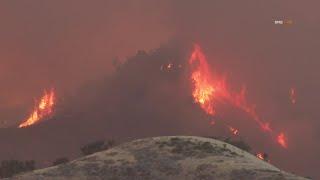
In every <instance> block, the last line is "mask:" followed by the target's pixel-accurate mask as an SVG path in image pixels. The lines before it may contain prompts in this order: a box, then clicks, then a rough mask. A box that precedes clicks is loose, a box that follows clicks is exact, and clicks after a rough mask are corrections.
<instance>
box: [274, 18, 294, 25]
mask: <svg viewBox="0 0 320 180" xmlns="http://www.w3.org/2000/svg"><path fill="white" fill-rule="evenodd" d="M273 23H274V24H275V25H285V26H291V25H293V20H292V19H284V20H282V19H277V20H274V21H273Z"/></svg>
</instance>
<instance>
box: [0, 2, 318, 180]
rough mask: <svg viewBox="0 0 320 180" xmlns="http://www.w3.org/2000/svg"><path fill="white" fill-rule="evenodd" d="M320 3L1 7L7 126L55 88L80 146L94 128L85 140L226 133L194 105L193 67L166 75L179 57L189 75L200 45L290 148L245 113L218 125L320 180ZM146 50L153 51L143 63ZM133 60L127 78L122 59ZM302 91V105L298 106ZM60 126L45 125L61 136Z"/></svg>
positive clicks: (0, 72)
mask: <svg viewBox="0 0 320 180" xmlns="http://www.w3.org/2000/svg"><path fill="white" fill-rule="evenodd" d="M319 5H320V3H319V2H317V1H308V2H303V1H289V0H285V1H281V2H279V1H274V0H272V1H263V2H258V1H252V0H245V1H239V2H234V1H228V0H227V1H211V0H210V1H209V0H208V1H206V0H203V1H197V2H196V1H189V0H184V1H182V0H181V1H149V0H138V1H134V2H133V1H132V2H131V1H130V2H129V1H121V2H118V1H100V0H96V1H90V2H89V1H85V0H71V1H62V0H58V1H41V0H32V1H25V2H24V1H18V0H4V1H1V2H0V15H1V16H0V20H1V22H2V23H1V30H0V38H1V42H0V80H1V82H2V86H1V87H0V93H1V96H0V121H1V123H2V126H3V127H8V126H16V125H17V124H18V123H19V122H21V120H23V119H25V117H26V116H27V115H28V113H29V112H30V110H31V109H32V107H33V103H34V98H36V97H39V96H40V95H41V93H42V91H43V90H44V89H45V88H50V87H54V88H55V89H56V90H57V91H58V94H60V95H61V96H63V97H61V96H60V97H59V98H61V99H64V100H63V103H65V104H64V106H63V108H65V109H63V108H62V110H60V109H59V112H61V114H58V115H57V117H56V118H57V119H54V120H56V121H58V123H57V124H59V125H60V124H64V123H62V121H65V123H66V126H67V127H72V126H77V125H75V124H74V123H75V122H77V121H79V122H81V123H79V124H80V125H79V127H78V129H80V130H78V132H75V133H74V134H75V135H74V136H75V137H74V138H75V139H76V137H77V135H79V134H81V132H85V133H84V134H86V135H88V134H90V133H91V132H95V135H92V137H86V138H87V139H86V140H89V139H90V138H94V137H97V138H98V137H102V136H106V135H107V134H108V135H110V136H112V135H114V136H120V135H119V134H121V133H120V131H123V132H122V134H123V135H122V137H123V138H124V137H135V136H137V137H139V136H140V137H142V136H150V135H172V134H175V133H180V134H188V133H190V134H196V135H199V134H201V135H202V134H203V135H211V134H210V133H211V132H212V131H214V132H212V133H216V132H219V131H221V130H219V128H217V129H211V127H210V126H209V123H208V122H207V119H206V118H207V117H206V116H205V115H204V114H203V112H201V110H200V109H199V108H198V107H197V106H196V105H195V104H193V103H192V99H191V97H189V95H190V87H189V84H188V83H187V82H186V79H187V76H188V72H187V69H186V68H181V69H178V70H177V72H176V71H175V72H172V73H164V72H162V71H160V67H161V65H163V64H164V63H169V62H171V61H172V62H174V63H175V64H181V65H183V67H185V63H186V61H187V58H188V56H189V55H190V49H191V45H192V42H198V43H199V44H201V46H202V48H203V49H204V52H205V53H206V55H207V56H208V61H209V64H210V66H211V67H212V69H213V70H215V71H217V72H219V73H222V74H225V75H226V76H227V79H228V81H229V82H230V84H232V86H233V87H234V88H235V89H237V88H239V87H241V85H242V84H245V85H246V87H247V90H248V98H249V100H250V101H251V102H254V103H255V104H256V106H257V111H258V112H259V113H260V114H261V116H263V118H264V119H266V120H267V121H269V122H270V123H271V125H272V126H273V127H276V128H277V129H278V130H283V131H285V133H286V134H288V137H289V148H288V150H283V149H280V148H277V147H276V145H273V144H272V142H269V141H268V138H267V137H263V135H261V137H255V136H256V134H259V131H257V130H255V128H256V126H255V125H254V123H253V122H251V121H250V120H248V117H245V115H243V114H242V113H241V112H237V111H236V110H233V111H231V112H226V113H225V116H224V117H220V118H218V119H223V120H224V121H228V122H229V121H230V122H232V123H233V124H235V125H237V126H239V128H240V130H241V132H242V133H244V134H243V136H244V137H248V141H249V142H250V144H252V145H253V146H254V147H256V148H260V149H261V150H265V151H267V152H269V153H270V154H271V155H272V156H273V159H274V161H275V163H276V164H277V165H279V166H280V167H281V168H284V169H286V168H287V169H288V170H291V171H294V172H297V173H299V174H301V175H311V176H313V177H316V176H319V175H318V172H317V167H318V166H319V162H318V161H317V160H318V159H320V155H319V152H320V144H319V143H318V139H319V137H320V124H319V122H318V119H319V118H320V115H319V113H318V104H319V103H320V96H319V94H318V92H319V90H320V83H319V80H318V78H319V76H320V74H319V70H318V68H319V65H320V61H319V53H318V50H317V47H319V42H320V39H319V38H320V36H318V32H319V30H320V25H319V23H318V22H319V21H320V14H319V12H318V9H317V8H316V7H319ZM276 19H292V20H293V25H291V26H289V27H285V26H277V25H274V23H273V21H274V20H276ZM159 47H161V48H160V49H157V48H159ZM138 50H144V51H146V52H144V51H140V52H139V53H138V54H137V55H136V56H134V55H135V54H136V53H137V51H138ZM149 51H150V52H149ZM127 57H131V58H129V59H128V61H126V62H127V63H125V64H124V65H123V67H122V68H120V69H118V70H116V68H115V67H114V65H113V64H114V62H116V61H115V59H119V61H120V62H124V61H125V60H126V58H127ZM292 87H294V88H295V89H296V91H297V103H296V105H295V106H292V105H291V104H290V101H289V90H290V88H292ZM189 98H190V99H189ZM70 99H72V100H70ZM72 104H75V106H74V107H73V106H72ZM133 105H135V106H133ZM177 111H178V112H177ZM71 112H72V113H71ZM124 112H126V113H124ZM164 112H165V113H164ZM68 113H69V114H68ZM70 113H71V115H70ZM66 114H67V115H68V116H70V117H72V118H74V119H72V120H70V118H69V119H68V118H67V117H65V116H67V115H66ZM60 117H61V118H60ZM200 117H201V118H200ZM197 118H199V120H196V119H197ZM91 119H94V120H95V121H94V122H95V123H93V124H92V121H90V120H91ZM149 119H153V120H152V121H149ZM130 120H131V121H130ZM148 121H149V122H148ZM51 123H53V125H51ZM54 124H55V122H49V121H48V122H46V123H44V124H43V125H39V127H38V128H40V127H41V126H45V125H48V126H50V125H51V127H50V128H53V129H56V130H58V129H59V128H62V127H59V126H58V125H54ZM102 125H104V126H105V127H107V130H109V132H108V133H107V134H106V133H105V131H106V129H105V128H104V126H102ZM86 127H90V128H88V129H86ZM46 128H47V127H46ZM46 128H44V129H46ZM157 128H158V129H157ZM62 129H63V128H62ZM76 129H77V128H76ZM6 131H7V130H6ZM14 131H17V130H14ZM24 131H25V132H27V131H28V132H29V131H30V132H31V130H24ZM75 131H76V130H75ZM113 131H114V132H113ZM66 132H67V130H66ZM20 133H21V132H20ZM20 133H16V135H15V134H12V136H16V138H18V137H20V135H18V134H20ZM57 136H58V135H57ZM58 139H59V138H58ZM71 139H72V138H71ZM17 141H18V140H17ZM84 141H85V140H81V143H83V142H84ZM64 143H67V142H64ZM79 143H80V140H79ZM77 145H78V144H77ZM74 147H75V145H74ZM5 149H6V148H5ZM9 149H10V148H8V151H9ZM43 151H45V150H43ZM61 151H62V150H61ZM70 151H71V150H70Z"/></svg>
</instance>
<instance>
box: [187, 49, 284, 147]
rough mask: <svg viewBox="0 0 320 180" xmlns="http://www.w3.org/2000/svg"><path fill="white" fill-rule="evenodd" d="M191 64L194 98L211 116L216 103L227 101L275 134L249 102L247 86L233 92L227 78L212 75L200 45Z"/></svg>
mask: <svg viewBox="0 0 320 180" xmlns="http://www.w3.org/2000/svg"><path fill="white" fill-rule="evenodd" d="M189 64H190V66H191V80H192V85H193V89H192V96H193V99H194V101H195V102H196V103H198V104H199V105H200V107H201V108H202V109H203V110H204V111H205V112H206V113H207V114H209V115H211V116H213V115H215V113H216V112H215V105H216V104H217V103H218V102H219V101H220V102H224V103H225V102H227V103H229V104H231V105H233V106H235V107H237V108H239V109H241V110H242V111H244V112H246V113H247V114H248V115H249V116H250V117H251V119H253V120H254V121H255V122H256V123H257V124H258V125H259V127H260V128H261V129H262V131H263V132H268V133H270V134H272V135H273V130H272V129H271V127H270V124H269V123H268V122H264V121H263V120H262V119H261V118H260V116H259V115H258V113H257V112H256V108H255V105H252V104H250V103H248V101H247V99H246V89H245V87H243V88H242V90H241V91H240V92H232V91H230V90H229V89H228V88H227V85H226V82H225V79H223V78H218V77H216V76H215V77H213V76H212V74H211V72H210V70H209V66H208V63H207V59H206V56H205V55H204V54H203V52H202V51H201V48H200V46H199V45H194V50H193V52H192V54H191V57H190V59H189ZM229 129H230V131H231V132H232V133H233V134H235V135H237V134H238V133H239V131H238V130H236V129H234V128H232V129H231V128H229ZM278 142H279V141H278ZM280 144H281V143H280ZM283 144H285V143H282V144H281V146H282V147H286V146H284V145H283Z"/></svg>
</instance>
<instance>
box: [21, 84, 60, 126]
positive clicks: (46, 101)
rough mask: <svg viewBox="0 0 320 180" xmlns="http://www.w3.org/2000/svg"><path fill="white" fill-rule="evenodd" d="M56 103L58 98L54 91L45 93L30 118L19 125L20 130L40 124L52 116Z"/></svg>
mask: <svg viewBox="0 0 320 180" xmlns="http://www.w3.org/2000/svg"><path fill="white" fill-rule="evenodd" d="M55 101H56V97H55V92H54V90H53V89H51V90H50V91H44V95H43V96H42V97H41V99H40V101H39V102H38V103H37V105H36V106H35V107H34V109H33V111H32V113H31V114H30V116H29V117H28V118H27V119H26V120H25V121H23V122H22V123H21V124H20V125H19V128H25V127H28V126H31V125H33V124H36V123H39V122H40V121H41V120H43V119H44V118H46V117H48V116H50V115H51V114H52V113H53V108H54V106H55V103H56V102H55Z"/></svg>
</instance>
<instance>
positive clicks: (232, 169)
mask: <svg viewBox="0 0 320 180" xmlns="http://www.w3.org/2000/svg"><path fill="white" fill-rule="evenodd" d="M11 179H12V180H16V179H26V180H29V179H30V180H31V179H32V180H33V179H59V180H64V179H77V180H78V179H80V180H81V179H112V180H116V179H117V180H127V179H130V180H134V179H150V180H157V179H158V180H162V179H163V180H167V179H169V180H170V179H172V180H180V179H181V180H193V179H195V180H199V179H200V180H201V179H202V180H211V179H226V180H228V179H230V180H231V179H237V180H241V179H243V180H248V179H265V180H267V179H268V180H270V179H277V180H280V179H289V180H300V179H301V180H303V179H305V178H302V177H298V176H295V175H293V174H289V173H286V172H284V171H281V170H279V169H278V168H276V167H274V166H272V165H271V164H269V163H266V162H264V161H262V160H259V159H257V158H256V157H255V156H253V155H251V154H249V153H247V152H245V151H242V150H240V149H238V148H236V147H234V146H232V145H230V144H226V143H224V142H221V141H218V140H214V139H208V138H201V137H193V136H166V137H155V138H147V139H141V140H135V141H132V142H129V143H125V144H122V145H120V146H117V147H115V148H112V149H109V150H107V151H103V152H99V153H95V154H93V155H90V156H86V157H83V158H80V159H77V160H74V161H72V162H70V163H67V164H63V165H60V166H55V167H50V168H46V169H40V170H36V171H33V172H30V173H26V174H22V175H20V176H17V177H13V178H11Z"/></svg>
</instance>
